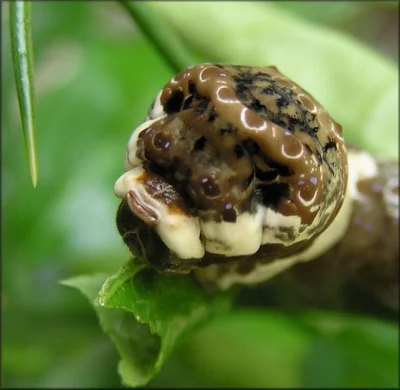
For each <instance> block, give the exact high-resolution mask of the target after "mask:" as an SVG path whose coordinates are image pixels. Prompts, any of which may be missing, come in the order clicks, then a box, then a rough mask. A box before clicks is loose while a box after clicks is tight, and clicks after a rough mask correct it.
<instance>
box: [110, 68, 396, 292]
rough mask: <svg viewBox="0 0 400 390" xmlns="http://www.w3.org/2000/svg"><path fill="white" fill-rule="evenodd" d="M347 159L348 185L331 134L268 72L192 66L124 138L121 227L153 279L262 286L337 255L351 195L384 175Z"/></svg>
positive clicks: (364, 158)
mask: <svg viewBox="0 0 400 390" xmlns="http://www.w3.org/2000/svg"><path fill="white" fill-rule="evenodd" d="M351 157H352V158H351V161H352V164H353V166H352V173H351V178H349V185H348V174H349V170H348V160H347V151H346V148H345V145H344V141H343V137H342V130H341V127H340V125H338V124H337V123H336V122H335V121H334V120H333V119H332V118H331V117H330V116H329V114H328V113H327V112H326V110H325V109H324V108H323V107H322V106H321V105H320V104H319V103H318V102H317V101H316V100H315V99H314V98H313V97H312V96H311V95H310V94H308V93H307V92H305V91H304V90H303V89H302V88H300V87H299V86H298V85H297V84H295V83H294V82H292V81H291V80H289V79H288V78H286V77H285V76H284V75H282V74H281V73H280V72H279V71H278V70H277V69H276V68H275V67H262V68H261V67H247V66H230V65H218V64H203V65H197V66H195V67H191V68H188V69H186V70H185V71H183V72H181V73H180V74H178V75H176V76H175V77H174V78H173V79H172V80H171V81H170V82H169V83H167V84H166V86H165V87H164V88H163V90H161V91H160V93H159V94H158V96H157V97H156V99H155V101H154V102H153V104H152V107H151V108H150V110H149V113H148V115H147V118H146V121H145V122H144V123H143V124H142V125H140V126H139V127H138V128H137V129H135V131H134V132H133V133H132V136H131V138H130V140H129V143H128V148H127V154H126V160H125V167H126V172H125V174H123V175H122V176H121V177H120V178H119V179H118V180H117V182H116V185H115V192H116V194H117V195H118V196H119V197H120V198H122V199H123V201H122V203H121V205H120V208H119V210H118V214H117V225H118V229H119V232H120V234H121V236H122V237H123V239H124V241H125V243H126V244H127V245H128V247H129V248H130V250H131V252H132V253H133V254H134V255H135V256H137V257H140V258H142V259H144V260H145V261H146V262H148V263H149V264H150V265H152V266H153V267H155V268H156V269H158V270H160V271H163V272H177V273H187V272H190V271H192V270H195V272H196V275H197V277H198V279H199V280H201V281H202V282H203V284H205V285H215V286H217V287H219V288H228V287H229V286H230V285H232V284H234V283H249V284H252V283H259V282H262V281H263V280H266V279H269V278H270V277H272V276H274V275H275V274H276V273H279V272H282V271H283V270H284V269H287V268H289V267H292V266H293V265H294V264H296V263H299V262H304V261H309V260H313V259H317V258H321V257H324V256H325V254H327V253H330V257H332V256H334V255H333V252H332V250H333V248H336V247H337V245H340V243H341V240H342V238H343V237H344V236H345V235H346V236H348V233H349V232H352V231H353V229H354V227H353V222H354V218H355V219H356V220H357V216H358V213H359V210H363V208H360V209H358V208H357V202H359V201H360V199H359V196H360V194H362V190H359V189H358V186H359V185H361V183H364V182H365V181H367V182H368V181H374V180H375V179H376V177H377V176H379V170H380V169H383V168H381V166H379V168H378V166H377V165H376V162H375V161H374V159H373V158H372V157H371V156H369V155H367V154H362V155H358V154H357V153H356V152H352V154H351ZM391 175H392V176H390V177H391V178H393V177H394V174H393V172H392V173H391ZM389 181H390V180H388V182H389ZM391 183H392V186H393V188H397V187H396V185H397V186H398V181H397V182H395V181H393V180H392V182H391ZM384 188H386V186H382V185H381V188H380V192H381V193H382V194H383V193H384V191H386V192H385V194H388V193H391V192H393V191H394V193H395V191H396V190H395V189H392V190H390V191H389V190H386V189H384ZM378 192H379V191H378ZM385 196H386V198H385ZM385 196H383V198H382V199H386V200H385V201H384V202H386V203H385V205H389V204H391V206H388V208H387V209H386V208H382V207H381V206H382V204H383V203H382V202H381V203H380V207H381V211H380V213H384V214H386V213H389V212H390V213H391V215H392V218H393V220H395V221H398V199H397V198H396V196H395V195H393V194H392V195H391V197H390V196H389V197H388V195H385ZM396 199H397V203H396ZM354 205H355V206H354ZM396 205H397V206H396ZM371 207H372V208H373V207H374V204H371ZM396 207H397V209H396ZM357 210H358V211H357ZM382 210H385V211H382ZM390 210H391V211H390ZM393 210H394V211H393ZM396 210H397V211H396ZM378 213H379V212H378ZM396 213H397V214H396ZM375 214H376V213H375ZM375 214H374V215H375ZM379 218H381V217H379ZM379 218H378V219H379ZM371 234H372V233H371ZM339 247H340V246H339ZM312 263H314V262H312ZM396 264H397V263H396Z"/></svg>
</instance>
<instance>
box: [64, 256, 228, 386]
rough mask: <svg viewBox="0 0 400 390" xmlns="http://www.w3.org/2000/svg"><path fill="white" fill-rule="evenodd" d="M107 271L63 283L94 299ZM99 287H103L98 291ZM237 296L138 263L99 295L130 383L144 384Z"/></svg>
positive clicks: (99, 311)
mask: <svg viewBox="0 0 400 390" xmlns="http://www.w3.org/2000/svg"><path fill="white" fill-rule="evenodd" d="M103 281H104V275H95V276H80V277H77V278H73V279H69V280H67V281H63V284H66V285H69V286H72V287H76V288H78V289H79V290H80V291H81V292H82V293H83V294H85V295H86V297H87V298H88V299H89V300H90V301H91V302H93V299H94V295H95V293H94V292H95V291H96V290H97V289H99V288H100V285H101V284H102V282H103ZM97 291H98V290H97ZM231 299H232V294H229V295H228V294H222V293H217V294H211V293H207V292H205V291H204V289H203V288H202V287H200V286H199V285H197V284H196V282H195V281H194V280H193V279H192V278H191V277H189V276H187V275H184V276H182V275H161V274H158V273H156V272H155V271H153V270H149V269H147V268H143V265H141V264H140V265H139V264H137V263H135V262H133V261H131V262H129V263H128V264H127V265H126V266H124V267H122V268H121V269H120V271H119V272H118V273H117V274H116V275H114V276H112V277H110V278H109V279H107V281H106V282H105V283H104V285H103V287H102V288H101V291H100V293H99V294H98V295H97V297H96V299H95V305H94V307H95V310H96V312H97V315H98V316H99V320H100V324H101V327H102V328H103V330H104V331H105V333H107V334H108V335H109V336H110V338H111V339H112V340H113V342H114V343H115V346H116V348H117V350H118V352H119V354H120V356H121V361H120V363H119V367H118V369H119V373H120V375H121V378H122V381H123V383H124V384H125V385H127V386H134V387H136V386H143V385H145V384H146V383H147V382H148V381H149V380H150V379H151V378H152V377H153V376H154V375H155V374H156V373H157V372H158V371H159V370H160V368H161V366H162V365H163V364H164V362H165V360H166V359H167V358H168V356H169V355H170V353H171V352H172V351H173V349H174V348H175V347H176V346H177V345H178V344H179V343H180V341H181V340H182V339H184V337H185V336H186V335H188V334H190V333H191V332H192V331H193V330H194V329H195V328H197V327H198V326H199V325H200V324H202V323H204V322H205V321H207V320H210V319H211V318H212V317H214V316H216V315H220V314H222V313H224V312H226V311H227V310H228V308H229V307H230V303H231Z"/></svg>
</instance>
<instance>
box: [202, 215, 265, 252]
mask: <svg viewBox="0 0 400 390" xmlns="http://www.w3.org/2000/svg"><path fill="white" fill-rule="evenodd" d="M264 214H265V208H264V207H259V208H258V209H257V212H256V213H255V214H250V213H243V214H240V215H238V216H237V220H236V222H234V223H232V222H213V221H210V222H205V221H200V226H201V231H202V235H203V236H204V238H205V242H206V244H205V247H206V251H207V252H209V253H214V254H220V255H225V256H241V255H252V254H254V253H256V252H257V250H258V249H259V248H260V245H261V239H262V234H263V219H264Z"/></svg>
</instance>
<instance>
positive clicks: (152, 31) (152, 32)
mask: <svg viewBox="0 0 400 390" xmlns="http://www.w3.org/2000/svg"><path fill="white" fill-rule="evenodd" d="M120 4H121V5H122V6H123V7H124V8H125V9H126V10H127V11H128V13H129V15H130V16H131V17H132V18H133V19H134V21H135V22H136V24H137V25H138V26H139V28H140V29H141V31H142V32H143V34H144V35H145V36H146V37H147V38H148V39H149V41H150V42H151V43H152V44H153V46H154V47H155V48H156V49H157V50H158V51H159V52H160V54H161V56H162V57H163V58H164V60H165V61H166V62H167V63H168V65H169V66H170V67H171V69H172V70H173V71H174V72H175V73H177V72H181V71H182V70H184V69H186V68H187V67H188V66H190V65H194V64H195V61H194V59H193V58H192V56H191V55H190V54H189V53H188V51H187V50H186V48H185V46H184V45H183V44H182V43H181V41H180V40H179V39H178V38H177V37H176V36H175V35H174V34H173V33H172V31H170V30H169V29H168V28H167V27H166V26H165V25H164V24H163V22H162V20H161V19H160V18H159V16H158V15H157V14H155V13H154V12H152V10H151V9H150V8H149V6H148V4H146V2H144V1H143V2H142V1H120Z"/></svg>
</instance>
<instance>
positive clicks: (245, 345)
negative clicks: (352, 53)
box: [1, 2, 399, 388]
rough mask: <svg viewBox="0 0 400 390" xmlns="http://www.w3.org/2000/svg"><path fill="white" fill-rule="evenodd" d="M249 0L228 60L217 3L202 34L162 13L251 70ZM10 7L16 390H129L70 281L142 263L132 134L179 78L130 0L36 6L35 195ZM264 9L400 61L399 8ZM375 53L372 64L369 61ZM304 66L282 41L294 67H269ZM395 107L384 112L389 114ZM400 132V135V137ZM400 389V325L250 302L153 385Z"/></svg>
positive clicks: (7, 334) (203, 56)
mask: <svg viewBox="0 0 400 390" xmlns="http://www.w3.org/2000/svg"><path fill="white" fill-rule="evenodd" d="M233 4H234V3H227V2H226V3H223V4H222V3H221V4H220V5H219V7H220V8H219V9H220V10H221V7H224V12H225V16H224V18H225V19H224V20H226V26H223V28H224V29H225V30H226V32H227V33H230V31H231V32H232V36H235V37H237V38H235V39H233V40H234V41H235V43H236V44H237V45H238V47H240V45H242V47H243V48H244V49H243V50H242V51H240V50H237V51H235V50H236V49H232V50H231V51H230V52H229V53H228V54H225V53H224V51H223V50H222V49H220V47H219V46H218V45H220V43H219V42H218V41H214V40H210V39H209V36H208V35H207V34H210V31H211V30H212V28H209V27H208V26H207V25H206V24H204V23H205V22H206V21H207V20H208V19H207V18H208V15H209V13H210V12H211V13H212V12H216V11H213V10H212V9H211V10H210V9H209V8H208V6H204V14H202V12H203V11H202V10H201V7H200V8H197V9H196V14H195V19H198V20H199V23H203V26H200V27H199V26H196V25H195V23H194V24H193V31H192V30H191V28H192V27H191V26H189V27H187V26H186V25H187V23H188V20H189V21H190V18H188V19H186V18H185V22H186V25H185V23H184V20H183V19H181V21H182V24H181V23H180V20H179V17H178V19H177V20H174V16H173V15H178V16H179V12H183V11H179V10H180V9H181V7H183V6H182V5H181V4H179V3H163V4H162V5H161V4H158V3H153V4H152V7H153V9H154V11H155V12H159V13H160V14H161V16H163V17H164V18H165V23H166V25H167V26H170V27H171V28H173V29H175V30H176V31H177V32H178V33H179V34H181V36H182V40H183V41H184V42H186V43H188V44H189V45H190V47H191V48H192V54H193V55H194V58H195V59H196V60H198V61H199V62H200V61H207V62H212V61H224V60H225V62H229V61H231V62H236V63H240V62H241V63H242V64H244V63H243V58H246V57H245V55H246V50H245V49H246V47H248V46H246V42H251V41H253V40H254V34H255V33H257V31H261V32H262V31H263V29H264V27H265V26H263V25H260V24H257V23H255V25H254V26H252V28H247V29H245V28H242V27H241V26H240V25H238V24H235V23H233V22H232V23H230V22H229V21H230V20H235V18H240V15H238V13H237V12H236V13H235V11H234V6H233ZM235 4H239V3H235ZM1 6H2V118H1V120H2V130H3V131H2V171H1V178H2V194H1V195H2V196H1V199H2V213H1V214H2V232H1V233H2V240H1V251H2V253H1V255H2V271H1V274H2V291H1V299H2V307H1V310H2V316H1V317H2V369H1V373H2V385H3V386H4V387H22V386H29V387H114V388H116V387H121V382H120V379H119V377H118V375H117V370H116V366H117V362H118V356H117V354H116V352H115V350H114V347H113V345H112V343H111V342H110V341H109V340H108V338H107V337H106V336H105V335H104V334H103V333H102V332H101V330H100V327H99V325H98V322H97V319H96V316H95V314H94V312H93V309H92V308H91V306H90V305H89V303H88V302H87V301H86V300H85V299H84V298H83V297H82V296H81V295H80V294H79V293H77V292H76V291H74V290H72V289H69V288H67V287H64V286H61V285H59V284H58V281H59V280H61V279H64V278H67V277H71V276H75V275H79V274H88V273H94V272H106V273H107V274H113V273H115V272H116V271H117V270H118V268H119V267H120V266H121V265H122V264H123V263H124V262H125V261H126V259H127V258H128V251H127V249H126V248H125V247H124V245H123V244H122V241H121V239H120V238H119V236H118V234H117V231H116V227H115V223H114V215H115V210H116V207H117V205H118V203H119V202H118V199H117V198H116V197H115V196H114V194H113V185H114V182H115V180H116V178H118V176H119V175H120V174H121V172H122V170H123V159H124V152H125V147H126V142H127V140H128V138H129V135H130V132H131V131H132V129H134V128H135V127H136V126H137V125H138V124H140V123H141V121H142V120H143V119H144V116H145V114H146V112H147V109H148V107H149V105H150V104H151V102H152V100H153V98H154V96H155V95H156V93H157V92H158V90H159V89H160V88H161V87H162V86H163V85H164V84H165V83H166V82H167V81H168V80H169V78H170V77H172V76H173V74H174V72H173V71H172V70H171V69H170V68H168V66H167V65H166V63H165V61H164V59H163V58H161V57H160V56H159V55H158V53H157V52H156V51H155V50H154V48H153V46H152V45H151V44H149V42H148V41H146V39H145V38H144V37H143V36H142V34H141V33H140V31H139V29H138V28H137V27H136V25H135V23H134V22H133V21H132V19H131V18H130V17H129V16H128V15H127V14H126V12H125V11H124V9H123V8H122V7H121V6H120V5H119V4H118V3H116V2H38V3H35V4H33V38H34V50H35V74H36V89H37V129H38V139H37V143H38V145H37V146H38V155H39V158H38V163H39V184H38V188H37V189H33V188H32V185H31V180H30V177H29V169H28V165H27V159H26V155H25V149H24V143H23V137H22V131H21V124H20V118H19V111H18V105H17V99H16V92H15V84H14V80H13V73H12V65H11V53H10V44H9V31H8V28H9V26H8V5H7V3H4V2H2V5H1ZM240 6H242V7H243V4H242V5H240ZM236 7H237V5H236ZM257 7H258V9H259V10H261V9H262V10H263V11H262V12H265V13H266V14H268V13H270V12H277V15H284V17H285V18H288V19H287V20H288V21H289V22H290V21H291V20H292V19H291V18H294V19H293V20H295V19H296V18H298V19H299V21H300V22H301V23H302V24H303V25H305V26H308V25H310V26H315V27H316V28H319V27H321V26H322V27H328V28H329V29H333V30H329V31H335V30H336V31H339V32H340V34H345V37H344V39H347V37H349V38H348V39H352V38H355V39H356V40H358V41H360V42H363V43H364V44H365V46H369V47H371V48H373V49H372V50H371V53H372V56H377V57H379V58H380V61H383V62H384V63H386V62H387V63H389V64H390V65H389V66H393V68H394V67H395V66H396V65H397V64H398V28H399V27H398V16H399V9H398V2H380V3H377V2H274V3H273V4H271V3H258V5H257ZM183 8H184V7H183ZM250 8H251V7H250V6H249V9H250ZM231 9H232V10H233V11H232V14H230V10H231ZM237 9H239V8H237ZM264 10H265V11H264ZM253 11H254V10H253ZM256 11H257V10H255V11H254V12H256ZM281 11H282V13H280V12H281ZM185 12H186V11H185ZM257 12H258V11H257ZM262 12H261V13H262ZM258 13H260V12H258ZM171 15H172V16H171ZM192 16H193V15H192ZM202 18H203V19H202ZM278 22H279V21H278ZM185 28H187V29H189V30H185ZM236 28H237V29H238V30H237V31H236V30H235V29H236ZM241 28H242V30H240V29H241ZM180 29H181V30H180ZM202 29H204V36H203V32H202ZM230 29H231V30H230ZM278 33H279V34H280V32H279V30H278ZM282 33H283V32H282ZM190 34H193V35H190ZM234 34H236V35H234ZM279 34H278V35H279ZM238 37H240V38H238ZM351 37H352V38H351ZM267 38H268V36H267ZM191 39H193V41H192V42H191ZM271 39H273V38H271ZM199 42H200V43H199ZM271 42H272V41H271ZM268 44H269V43H268V39H267V40H266V41H265V45H266V46H268ZM272 46H273V45H272ZM362 47H364V46H362ZM225 50H228V48H225ZM259 50H260V51H262V50H263V49H262V48H261V47H260V48H259ZM362 50H364V49H362ZM366 50H367V52H366V53H367V54H365V56H366V57H365V58H369V57H368V55H369V54H368V53H369V51H368V50H369V49H366ZM266 51H267V52H268V49H266ZM219 54H220V55H219ZM271 55H272V54H271ZM297 55H298V54H296V56H297ZM235 56H236V57H235ZM296 56H293V52H291V51H290V50H285V46H282V50H281V51H280V52H279V56H278V57H279V58H281V57H284V58H283V60H282V64H280V63H279V61H278V63H273V62H274V58H275V57H274V56H273V55H272V59H271V61H270V63H267V64H265V65H272V64H274V65H277V66H278V67H279V68H281V67H282V68H283V69H284V70H285V69H287V71H289V73H290V72H291V68H290V64H294V65H296V63H295V62H296V60H297V58H296ZM235 58H237V60H235ZM285 58H286V62H285ZM343 60H344V59H343V58H340V56H338V57H337V58H335V59H334V61H336V62H337V63H340V62H341V61H343ZM374 61H375V57H374V58H372V57H371V62H369V61H367V62H366V63H365V64H364V66H365V68H366V69H368V67H369V65H371V66H375V65H374V64H375V62H374ZM250 62H251V61H250V60H249V61H248V63H246V65H252V64H251V63H250ZM300 62H301V61H300ZM254 65H256V64H254ZM385 66H386V65H385ZM337 69H338V68H335V67H332V72H334V76H332V77H334V78H340V77H341V74H340V72H339V73H338V71H337ZM374 69H376V72H377V73H376V74H373V75H372V76H373V79H377V80H379V78H380V77H385V75H382V72H381V71H380V68H379V66H375V68H374ZM335 70H336V71H335ZM360 71H361V73H362V72H363V71H364V70H360ZM299 72H300V71H299ZM327 73H328V76H329V72H327ZM383 73H385V72H383ZM306 76H307V75H306V74H303V76H302V75H301V74H300V78H301V77H304V82H305V84H306V88H308V89H309V90H310V92H311V93H313V94H314V92H315V90H314V88H312V86H313V78H312V77H309V78H307V77H308V76H307V77H306ZM296 81H298V82H299V83H300V84H301V83H302V80H298V79H296ZM333 82H335V83H336V81H335V79H334V81H333ZM368 82H370V80H369V81H368ZM371 82H372V81H371ZM372 83H373V82H372ZM392 83H393V81H392ZM390 88H392V90H393V91H395V95H394V94H393V93H391V92H390V93H388V95H387V96H389V97H390V96H392V97H393V96H398V84H393V85H392V84H391V85H390V86H389V87H388V89H390ZM319 90H320V91H321V92H320V93H319V94H318V95H317V94H316V97H317V99H320V100H321V101H322V103H323V104H324V103H325V101H327V103H328V106H329V105H331V107H332V109H333V111H335V110H337V111H339V110H340V104H342V103H343V102H341V99H337V98H335V99H336V100H335V102H333V103H332V102H330V101H329V96H331V95H330V90H329V88H328V87H325V86H324V85H322V86H319ZM353 92H354V91H353ZM356 93H358V94H359V100H360V101H361V102H362V101H363V99H366V100H368V101H369V102H370V103H369V104H370V106H371V105H373V104H374V103H373V102H371V99H372V97H371V96H369V95H368V94H364V90H363V88H362V85H361V86H360V89H359V90H357V91H356ZM325 96H326V97H325ZM324 99H325V100H324ZM343 99H344V100H345V96H343ZM388 99H389V98H388ZM393 99H394V100H395V99H396V98H393ZM393 99H391V100H390V102H392V101H393ZM397 99H398V97H397ZM336 101H337V104H336ZM383 102H384V99H383V100H382V102H381V106H382V107H385V108H386V109H387V104H386V105H385V104H384V103H383ZM395 103H396V102H395ZM397 103H398V100H397ZM354 104H355V105H356V102H354ZM357 104H358V105H359V107H360V112H361V113H363V112H365V113H366V112H367V111H368V113H369V112H370V111H369V108H368V107H367V103H365V105H363V104H359V102H358V103H357ZM389 106H390V105H389ZM346 107H347V111H346V112H345V113H343V121H344V123H345V124H346V123H347V122H348V123H351V120H352V118H351V114H352V112H351V110H350V109H349V108H348V105H347V103H346ZM328 109H329V107H328ZM362 110H364V111H362ZM382 110H383V111H382ZM382 110H381V111H379V112H378V111H377V112H376V113H375V116H374V118H375V119H374V120H375V122H374V123H376V122H379V121H380V120H381V119H380V118H382V117H385V118H386V117H388V116H389V117H390V116H392V117H394V119H391V121H390V122H389V123H390V124H391V125H392V127H393V126H395V125H396V123H397V124H398V113H393V112H388V111H385V110H384V109H382ZM357 115H360V114H359V113H358V114H357ZM339 116H340V113H339ZM335 119H336V117H335ZM346 121H347V122H346ZM339 122H342V121H341V120H340V118H339ZM379 123H380V122H379ZM393 124H394V125H393ZM395 132H397V127H396V128H393V129H392V132H391V134H395ZM357 134H358V133H354V135H352V133H351V132H350V133H349V137H350V139H352V138H351V137H353V139H358V136H357ZM368 134H372V133H368ZM366 137H367V136H366ZM396 141H398V139H395V138H393V137H392V139H389V141H388V140H386V144H390V146H387V147H388V148H389V149H390V147H394V148H397V146H396V145H397V142H396ZM362 142H363V141H362V140H360V143H361V144H362ZM366 142H367V141H366ZM369 142H370V143H373V138H372V141H371V139H370V141H369ZM393 144H394V146H393ZM377 148H380V144H379V143H378V146H377ZM389 149H388V150H389ZM392 150H393V149H390V151H392ZM375 151H376V152H377V153H379V151H382V153H385V152H386V150H383V149H377V150H375ZM391 153H392V154H395V152H391ZM397 385H398V332H397V325H396V324H395V323H394V322H390V321H387V320H383V319H372V318H366V317H365V318H364V317H351V316H347V315H345V314H343V315H340V314H339V313H323V312H314V313H313V314H310V315H308V316H306V320H304V318H303V320H301V321H300V320H299V317H298V315H292V314H291V313H280V312H279V311H276V310H268V309H267V308H265V309H255V308H249V307H246V306H243V307H241V308H239V309H236V310H234V311H233V312H232V313H231V314H229V315H228V316H224V317H221V318H220V319H217V320H215V321H214V322H213V323H211V324H209V325H208V326H206V327H204V328H203V329H201V330H199V331H198V332H196V333H195V334H194V335H193V336H192V337H191V338H190V339H189V340H187V342H186V343H184V344H183V345H182V346H181V347H180V348H179V349H178V350H177V351H176V352H175V353H174V354H173V356H171V358H170V359H169V361H168V362H167V364H166V365H165V367H164V368H163V369H162V371H161V372H160V374H159V375H158V376H157V377H156V378H155V379H154V380H153V381H152V382H151V383H150V384H149V385H148V386H149V387H159V386H165V387H185V386H263V387H289V386H294V387H302V386H308V387H310V386H323V387H335V386H344V387H345V386H354V387H358V386H370V387H389V386H392V387H396V386H397Z"/></svg>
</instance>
